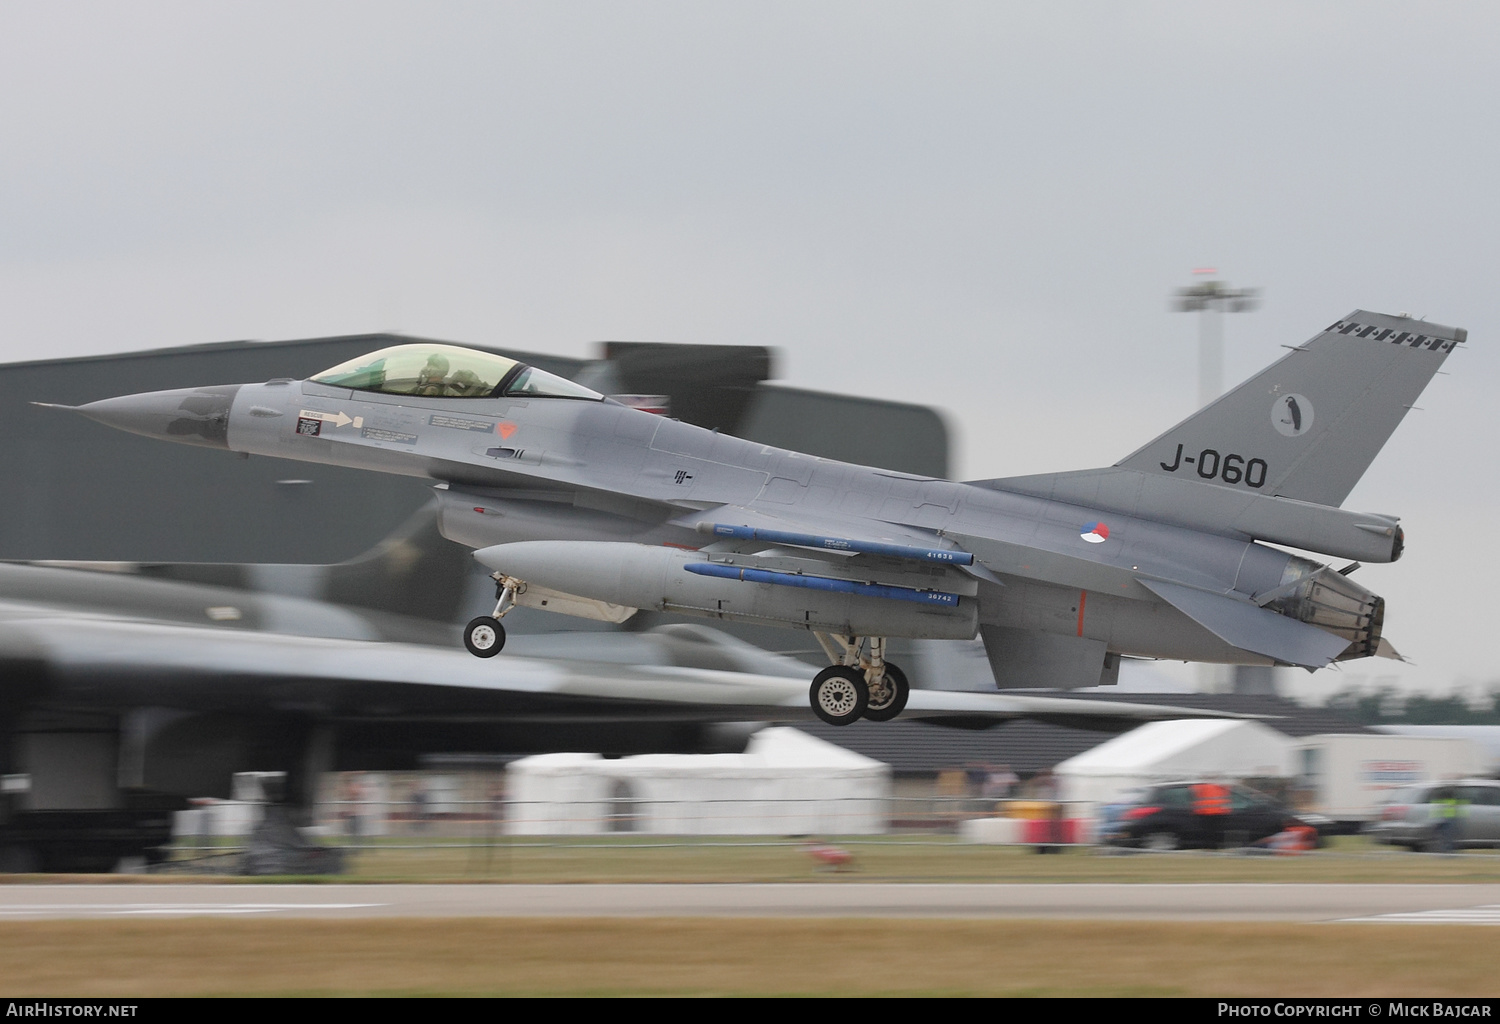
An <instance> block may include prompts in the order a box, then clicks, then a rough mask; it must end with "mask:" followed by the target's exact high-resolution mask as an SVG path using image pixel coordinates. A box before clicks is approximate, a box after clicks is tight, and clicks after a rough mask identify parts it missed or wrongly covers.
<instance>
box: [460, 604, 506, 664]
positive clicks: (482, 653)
mask: <svg viewBox="0 0 1500 1024" xmlns="http://www.w3.org/2000/svg"><path fill="white" fill-rule="evenodd" d="M464 646H465V647H467V648H468V649H469V653H470V654H472V655H474V657H476V658H493V657H494V656H495V655H497V654H499V653H500V649H501V648H502V647H504V646H505V627H504V626H502V625H500V620H499V619H496V618H493V617H491V616H489V615H481V616H479V618H477V619H475V620H473V621H472V622H470V623H469V624H468V625H467V626H465V627H464Z"/></svg>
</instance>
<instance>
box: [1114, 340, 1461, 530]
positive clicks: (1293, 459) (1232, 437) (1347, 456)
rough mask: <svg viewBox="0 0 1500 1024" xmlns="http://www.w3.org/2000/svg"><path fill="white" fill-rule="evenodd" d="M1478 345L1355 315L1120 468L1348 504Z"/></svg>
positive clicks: (1225, 396) (1174, 429)
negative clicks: (1440, 382) (1437, 386)
mask: <svg viewBox="0 0 1500 1024" xmlns="http://www.w3.org/2000/svg"><path fill="white" fill-rule="evenodd" d="M1467 337H1468V332H1467V331H1465V330H1464V329H1463V328H1455V327H1443V326H1441V325H1439V324H1431V323H1427V322H1425V321H1418V320H1413V319H1411V318H1410V317H1401V316H1387V315H1385V314H1382V313H1369V312H1366V311H1364V310H1355V311H1354V312H1353V313H1350V314H1349V315H1348V316H1347V317H1345V318H1344V319H1342V320H1339V321H1338V322H1336V323H1334V324H1333V325H1332V326H1330V327H1329V328H1328V329H1327V330H1325V331H1323V333H1321V334H1319V335H1318V336H1317V337H1315V338H1313V339H1312V340H1311V341H1308V342H1307V343H1306V344H1303V345H1299V346H1297V347H1296V348H1293V349H1292V351H1290V352H1288V353H1287V354H1286V356H1285V357H1284V358H1282V359H1280V360H1279V361H1277V362H1276V363H1274V364H1272V365H1271V366H1270V367H1269V368H1268V369H1266V370H1264V371H1263V372H1261V373H1259V374H1257V375H1256V376H1254V377H1252V378H1250V379H1249V380H1247V381H1246V382H1245V383H1243V384H1241V385H1240V386H1239V387H1237V388H1235V389H1234V390H1233V391H1231V392H1229V393H1228V394H1226V395H1224V396H1223V397H1222V398H1220V399H1218V400H1217V401H1216V402H1214V403H1212V404H1211V405H1208V406H1207V407H1205V408H1203V409H1201V410H1199V411H1198V412H1197V413H1195V414H1193V415H1192V416H1190V417H1188V418H1187V419H1186V420H1184V421H1182V422H1181V423H1179V424H1178V425H1177V426H1175V427H1173V428H1172V429H1171V430H1169V431H1167V432H1166V433H1165V434H1163V435H1161V436H1160V437H1158V438H1157V439H1156V440H1154V441H1152V442H1151V443H1150V444H1148V445H1146V446H1145V447H1144V448H1142V449H1140V450H1139V451H1137V452H1135V453H1134V454H1132V455H1130V456H1129V457H1127V458H1125V459H1124V460H1123V461H1121V462H1118V463H1116V465H1117V466H1118V467H1119V468H1120V469H1126V470H1134V471H1136V472H1140V473H1145V474H1148V475H1160V476H1167V475H1170V476H1175V477H1177V478H1178V479H1188V480H1201V481H1203V482H1205V483H1208V482H1211V483H1215V484H1219V485H1228V486H1231V487H1234V488H1236V489H1241V488H1244V489H1248V490H1249V491H1250V492H1251V493H1254V494H1258V495H1274V496H1279V497H1285V498H1295V499H1297V500H1299V501H1306V502H1312V503H1314V504H1318V505H1328V506H1334V507H1337V506H1338V505H1340V504H1342V503H1343V501H1344V499H1345V498H1346V497H1348V495H1349V492H1350V491H1352V490H1353V489H1354V485H1355V484H1356V483H1358V482H1359V478H1360V477H1361V476H1363V475H1364V472H1365V470H1366V469H1367V468H1369V465H1370V463H1371V462H1373V461H1374V459H1375V456H1376V454H1378V453H1379V451H1380V449H1381V447H1383V446H1384V445H1385V443H1386V441H1387V440H1389V439H1390V436H1391V434H1392V433H1393V432H1394V431H1395V429H1396V427H1397V425H1398V424H1399V423H1400V422H1401V418H1402V417H1403V416H1405V415H1406V410H1407V409H1409V408H1411V407H1412V403H1413V402H1415V401H1416V399H1417V396H1418V395H1419V394H1421V393H1422V389H1423V388H1425V387H1426V386H1427V382H1428V381H1429V380H1431V379H1432V375H1433V374H1434V373H1436V372H1437V370H1438V367H1440V366H1441V365H1442V364H1443V360H1444V359H1446V358H1447V357H1448V353H1450V352H1452V351H1453V349H1454V348H1455V347H1456V346H1457V345H1459V344H1461V343H1462V342H1463V341H1464V340H1465V339H1466V338H1467Z"/></svg>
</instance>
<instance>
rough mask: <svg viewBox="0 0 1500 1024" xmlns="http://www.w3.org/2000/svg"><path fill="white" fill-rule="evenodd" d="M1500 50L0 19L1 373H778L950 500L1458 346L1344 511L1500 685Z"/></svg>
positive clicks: (532, 26) (1423, 614) (1037, 11)
mask: <svg viewBox="0 0 1500 1024" xmlns="http://www.w3.org/2000/svg"><path fill="white" fill-rule="evenodd" d="M1497 29H1500V8H1496V7H1495V6H1494V5H1493V4H1487V3H1451V4H1422V5H1418V4H1413V3H1403V4H1381V3H1373V2H1369V0H1361V2H1357V3H1331V2H1330V3H1287V4H1277V3H1266V2H1261V3H1256V4H1246V3H1222V4H1220V3H1203V2H1195V3H1122V2H1109V3H1084V4H1066V3H1048V4H1035V3H1014V4H1006V3H1000V2H996V0H986V2H981V3H942V2H938V0H921V2H918V3H878V2H872V0H861V2H857V3H816V2H808V0H797V2H792V3H776V2H749V0H739V2H733V3H730V2H720V3H714V2H704V0H692V2H683V3H647V2H631V3H620V2H601V3H569V2H563V0H548V2H541V3H528V4H506V3H499V2H496V0H485V2H479V3H456V2H449V3H440V2H432V0H426V2H422V3H382V2H376V0H358V2H350V3H333V2H321V3H320V2H313V0H300V2H297V3H276V2H268V0H257V2H254V3H231V2H215V3H202V2H190V3H152V2H143V0H136V2H133V3H130V4H119V3H102V2H101V3H69V2H63V0H55V2H48V3H20V2H15V0H0V95H3V96H5V97H6V99H5V101H4V102H3V103H0V360H6V361H9V360H18V359H35V358H46V357H52V356H62V355H82V354H88V353H99V352H115V351H128V350H132V349H138V348H145V347H156V346H163V345H179V344H190V343H196V342H204V341H220V340H228V339H240V338H256V339H283V338H297V337H309V336H317V335H330V334H351V333H357V332H363V331H372V330H399V331H402V332H405V333H409V334H415V335H421V336H426V337H434V338H442V339H447V340H452V341H456V342H460V343H462V342H483V343H490V344H498V345H506V346H515V347H521V348H531V349H536V350H546V351H555V352H560V353H566V354H576V355H583V354H588V353H589V352H591V351H592V344H593V343H594V342H595V341H598V340H602V339H631V340H652V341H676V342H712V343H731V344H757V345H773V346H776V347H777V348H778V349H779V350H780V351H781V354H782V356H781V361H780V364H779V370H780V375H781V377H782V379H784V380H785V381H787V382H789V383H792V384H795V385H799V386H804V387H812V388H820V389H824V390H847V391H852V392H858V393H865V394H871V395H877V396H880V397H886V398H900V399H907V400H911V401H916V402H921V403H926V404H931V405H935V406H938V407H940V408H942V409H944V410H945V411H946V412H947V413H948V415H949V422H950V425H951V427H952V429H953V432H954V435H955V441H956V447H957V452H958V460H957V467H958V471H959V474H960V475H961V476H964V477H989V476H1003V475H1013V474H1020V473H1030V472H1042V471H1047V470H1056V469H1074V468H1085V467H1089V466H1095V465H1104V464H1108V463H1112V462H1114V461H1116V460H1117V459H1119V458H1120V457H1121V456H1123V455H1124V454H1126V453H1127V452H1129V451H1131V450H1133V449H1134V448H1136V447H1137V446H1138V445H1139V444H1141V443H1143V442H1144V441H1146V440H1148V439H1150V438H1151V437H1153V436H1155V435H1156V434H1158V433H1160V432H1161V431H1162V430H1164V429H1166V428H1167V427H1169V426H1170V425H1171V424H1172V423H1173V422H1175V421H1177V420H1178V419H1180V418H1182V417H1183V416H1185V415H1187V414H1188V413H1189V412H1190V411H1191V410H1192V408H1193V405H1194V404H1195V403H1194V396H1195V380H1196V378H1195V362H1194V360H1195V341H1194V339H1195V324H1194V321H1193V319H1192V318H1191V317H1189V316H1186V315H1184V314H1175V313H1171V312H1169V309H1168V303H1167V297H1168V295H1169V294H1170V292H1171V291H1172V289H1174V288H1176V287H1180V286H1182V285H1184V284H1187V283H1190V281H1191V278H1190V274H1189V272H1190V271H1191V270H1192V269H1193V268H1194V267H1200V266H1205V265H1206V266H1214V267H1217V268H1219V269H1220V271H1221V272H1222V274H1223V275H1224V276H1225V277H1226V278H1227V279H1228V280H1230V281H1231V282H1233V283H1234V284H1236V285H1246V286H1258V287H1261V288H1263V289H1264V296H1265V301H1264V304H1263V306H1262V308H1261V309H1260V310H1258V311H1256V312H1254V313H1247V314H1239V315H1236V316H1234V317H1232V318H1230V321H1229V323H1228V324H1227V332H1226V334H1227V339H1228V355H1227V360H1226V363H1227V377H1228V379H1229V382H1231V383H1233V382H1235V381H1238V380H1239V379H1241V378H1243V377H1245V376H1248V375H1249V374H1250V373H1252V372H1253V371H1255V370H1256V369H1258V368H1260V367H1261V366H1263V365H1264V364H1266V363H1268V362H1270V361H1271V360H1272V359H1274V358H1276V357H1277V356H1278V355H1279V354H1280V353H1281V351H1282V350H1281V349H1280V348H1279V347H1278V346H1280V345H1281V344H1295V343H1298V342H1301V341H1304V340H1306V339H1307V338H1308V337H1310V336H1312V335H1313V334H1315V333H1317V332H1318V331H1319V330H1320V329H1321V328H1322V327H1323V326H1325V325H1327V324H1328V323H1330V322H1332V321H1333V320H1335V319H1337V318H1338V317H1340V316H1342V315H1343V314H1344V313H1347V312H1349V311H1350V310H1352V309H1354V308H1357V307H1364V308H1369V309H1375V310H1381V311H1385V312H1398V311H1410V312H1411V313H1413V314H1414V315H1417V316H1426V317H1428V318H1430V319H1432V320H1436V321H1438V322H1441V323H1449V324H1456V325H1460V326H1464V327H1467V328H1468V329H1469V330H1470V336H1471V346H1470V347H1469V348H1468V349H1466V350H1464V351H1461V352H1459V353H1458V354H1456V355H1455V356H1454V357H1453V358H1452V359H1450V360H1449V362H1448V365H1447V369H1448V370H1449V371H1451V376H1443V377H1439V378H1437V379H1436V381H1435V382H1434V383H1433V385H1432V386H1431V387H1430V388H1429V389H1428V391H1427V393H1426V394H1425V395H1424V396H1423V399H1422V400H1421V402H1420V403H1419V404H1420V405H1421V406H1422V407H1423V410H1424V411H1422V412H1417V413H1413V414H1412V415H1411V416H1409V417H1408V420H1407V422H1406V423H1405V424H1404V425H1403V426H1402V428H1401V430H1400V431H1399V432H1398V433H1397V436H1396V438H1395V439H1394V440H1393V441H1392V443H1391V444H1390V445H1389V446H1388V447H1387V448H1386V450H1385V452H1384V453H1383V454H1382V456H1381V458H1380V459H1379V460H1377V462H1376V463H1375V465H1374V466H1373V467H1372V469H1371V471H1370V473H1369V474H1368V475H1367V476H1366V478H1365V480H1364V481H1363V482H1362V483H1361V484H1360V486H1359V487H1358V488H1357V489H1356V491H1355V492H1354V494H1353V495H1352V496H1351V497H1350V499H1349V501H1348V502H1347V505H1348V506H1349V507H1352V508H1362V509H1366V510H1370V511H1378V512H1391V513H1398V514H1400V515H1402V516H1403V517H1404V519H1405V522H1406V528H1407V534H1408V547H1407V550H1408V555H1407V557H1406V558H1405V559H1404V560H1403V561H1402V562H1400V563H1399V564H1397V565H1393V566H1370V567H1368V568H1366V569H1364V570H1363V571H1361V573H1360V575H1359V577H1358V578H1359V580H1360V581H1361V582H1362V583H1364V584H1365V585H1366V586H1368V587H1371V588H1372V589H1374V590H1376V591H1377V592H1379V593H1382V594H1384V595H1385V596H1386V597H1387V599H1388V601H1389V608H1388V615H1387V620H1386V621H1387V630H1386V632H1387V636H1389V637H1390V639H1391V640H1392V641H1393V642H1394V643H1395V645H1396V646H1397V647H1398V648H1399V649H1400V650H1402V651H1403V652H1405V653H1407V654H1408V655H1409V656H1410V657H1411V658H1412V659H1413V660H1414V661H1415V662H1416V664H1415V665H1412V666H1394V665H1392V664H1391V663H1388V662H1383V661H1382V662H1369V661H1366V662H1357V663H1353V664H1351V665H1349V666H1346V668H1345V669H1344V671H1343V672H1342V673H1338V672H1334V671H1323V672H1320V673H1318V674H1317V675H1315V676H1311V677H1309V676H1306V674H1300V676H1299V682H1298V684H1297V685H1298V692H1300V693H1303V694H1305V695H1312V696H1317V695H1326V694H1328V693H1332V692H1334V691H1335V690H1337V689H1340V688H1343V687H1344V686H1347V685H1349V684H1351V683H1354V682H1361V681H1362V682H1364V683H1366V684H1370V683H1373V682H1374V681H1375V680H1376V679H1377V677H1385V676H1390V677H1391V681H1392V682H1395V683H1398V684H1399V685H1401V686H1404V687H1410V688H1423V689H1430V690H1437V691H1446V690H1448V689H1449V688H1451V687H1453V686H1455V685H1459V686H1469V687H1476V688H1477V687H1479V686H1480V684H1485V683H1487V682H1488V681H1490V680H1492V679H1500V658H1497V656H1496V654H1495V653H1494V648H1493V645H1492V644H1491V643H1490V642H1489V641H1490V639H1491V633H1490V630H1491V629H1493V628H1494V625H1493V619H1494V616H1495V614H1496V608H1497V604H1500V602H1497V601H1496V598H1495V593H1494V592H1495V588H1496V586H1497V583H1500V554H1497V553H1496V551H1497V545H1496V542H1495V541H1494V539H1492V538H1490V537H1489V530H1490V527H1487V526H1485V525H1484V524H1485V523H1487V522H1491V521H1492V520H1491V517H1492V516H1494V515H1495V513H1496V509H1497V504H1500V502H1497V497H1500V481H1497V468H1496V467H1497V461H1500V460H1497V459H1496V454H1495V443H1496V433H1497V432H1496V430H1495V426H1494V420H1493V418H1492V417H1491V415H1490V409H1489V407H1488V403H1489V402H1491V401H1494V397H1493V392H1494V385H1495V384H1496V383H1497V382H1500V374H1497V370H1500V364H1497V360H1496V355H1495V352H1496V341H1495V339H1496V337H1497V332H1496V330H1495V327H1496V325H1497V322H1500V295H1497V290H1496V287H1495V281H1494V277H1495V271H1496V264H1497V260H1496V256H1495V251H1494V250H1495V245H1496V238H1497V234H1500V232H1497V227H1500V225H1497V219H1500V218H1497V212H1500V199H1497V195H1496V193H1497V184H1496V182H1497V178H1496V168H1497V166H1500V159H1497V158H1500V152H1497V150H1500V141H1497V125H1500V118H1497V106H1500V31H1497Z"/></svg>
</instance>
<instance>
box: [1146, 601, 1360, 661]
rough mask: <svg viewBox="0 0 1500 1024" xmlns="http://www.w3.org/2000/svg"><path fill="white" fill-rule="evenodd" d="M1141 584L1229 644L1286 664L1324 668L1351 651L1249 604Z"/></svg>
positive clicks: (1342, 643) (1343, 641) (1323, 634)
mask: <svg viewBox="0 0 1500 1024" xmlns="http://www.w3.org/2000/svg"><path fill="white" fill-rule="evenodd" d="M1139 582H1140V584H1141V586H1143V587H1145V588H1146V589H1147V590H1149V591H1151V592H1152V593H1154V594H1155V595H1156V596H1157V597H1160V598H1161V599H1162V600H1163V601H1165V602H1167V603H1168V604H1170V605H1171V606H1172V607H1173V608H1176V609H1177V610H1178V611H1180V612H1182V614H1184V615H1186V616H1187V617H1188V618H1190V619H1192V620H1193V621H1194V622H1196V623H1198V625H1200V626H1202V627H1203V628H1204V629H1206V630H1208V631H1209V632H1210V633H1212V634H1213V635H1214V636H1216V637H1218V638H1219V639H1220V640H1223V641H1224V642H1225V643H1227V644H1229V645H1231V646H1233V647H1238V648H1240V649H1241V650H1244V651H1249V652H1251V653H1252V654H1259V655H1262V656H1264V657H1267V658H1274V659H1275V660H1276V661H1279V662H1282V663H1283V664H1287V665H1301V666H1303V667H1304V668H1322V667H1323V666H1325V665H1327V664H1328V663H1329V662H1331V661H1333V660H1334V659H1335V658H1337V657H1338V656H1339V655H1340V654H1343V653H1344V650H1345V648H1347V647H1348V646H1349V641H1348V640H1347V639H1346V638H1344V637H1341V636H1334V635H1333V634H1332V633H1326V632H1324V631H1323V630H1321V629H1319V628H1317V627H1316V626H1309V625H1308V624H1307V623H1305V622H1298V621H1297V620H1295V619H1289V618H1287V617H1286V616H1284V615H1277V614H1276V613H1275V612H1273V611H1267V610H1266V609H1264V608H1257V607H1256V606H1255V605H1253V604H1250V603H1249V602H1248V601H1236V600H1235V599H1234V598H1232V597H1225V596H1224V595H1222V594H1214V593H1210V592H1209V591H1207V590H1195V589H1193V588H1192V587H1184V586H1182V585H1181V584H1177V583H1162V582H1159V581H1157V580H1140V581H1139Z"/></svg>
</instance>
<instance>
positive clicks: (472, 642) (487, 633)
mask: <svg viewBox="0 0 1500 1024" xmlns="http://www.w3.org/2000/svg"><path fill="white" fill-rule="evenodd" d="M494 580H495V610H494V611H493V612H491V613H490V614H489V615H481V616H479V617H478V618H477V619H471V620H470V621H469V624H468V625H467V626H465V627H464V646H465V647H467V648H468V649H469V653H470V654H472V655H474V657H476V658H493V657H494V656H495V655H497V654H499V653H500V651H501V649H502V648H503V647H504V646H505V627H504V626H502V625H500V620H501V619H503V618H505V616H506V615H508V614H509V613H510V610H511V609H512V608H514V607H515V606H516V595H517V594H519V593H521V591H523V590H525V589H526V584H525V583H522V582H521V581H520V580H518V579H514V578H513V577H510V576H502V575H501V574H500V573H498V572H497V573H495V574H494Z"/></svg>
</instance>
